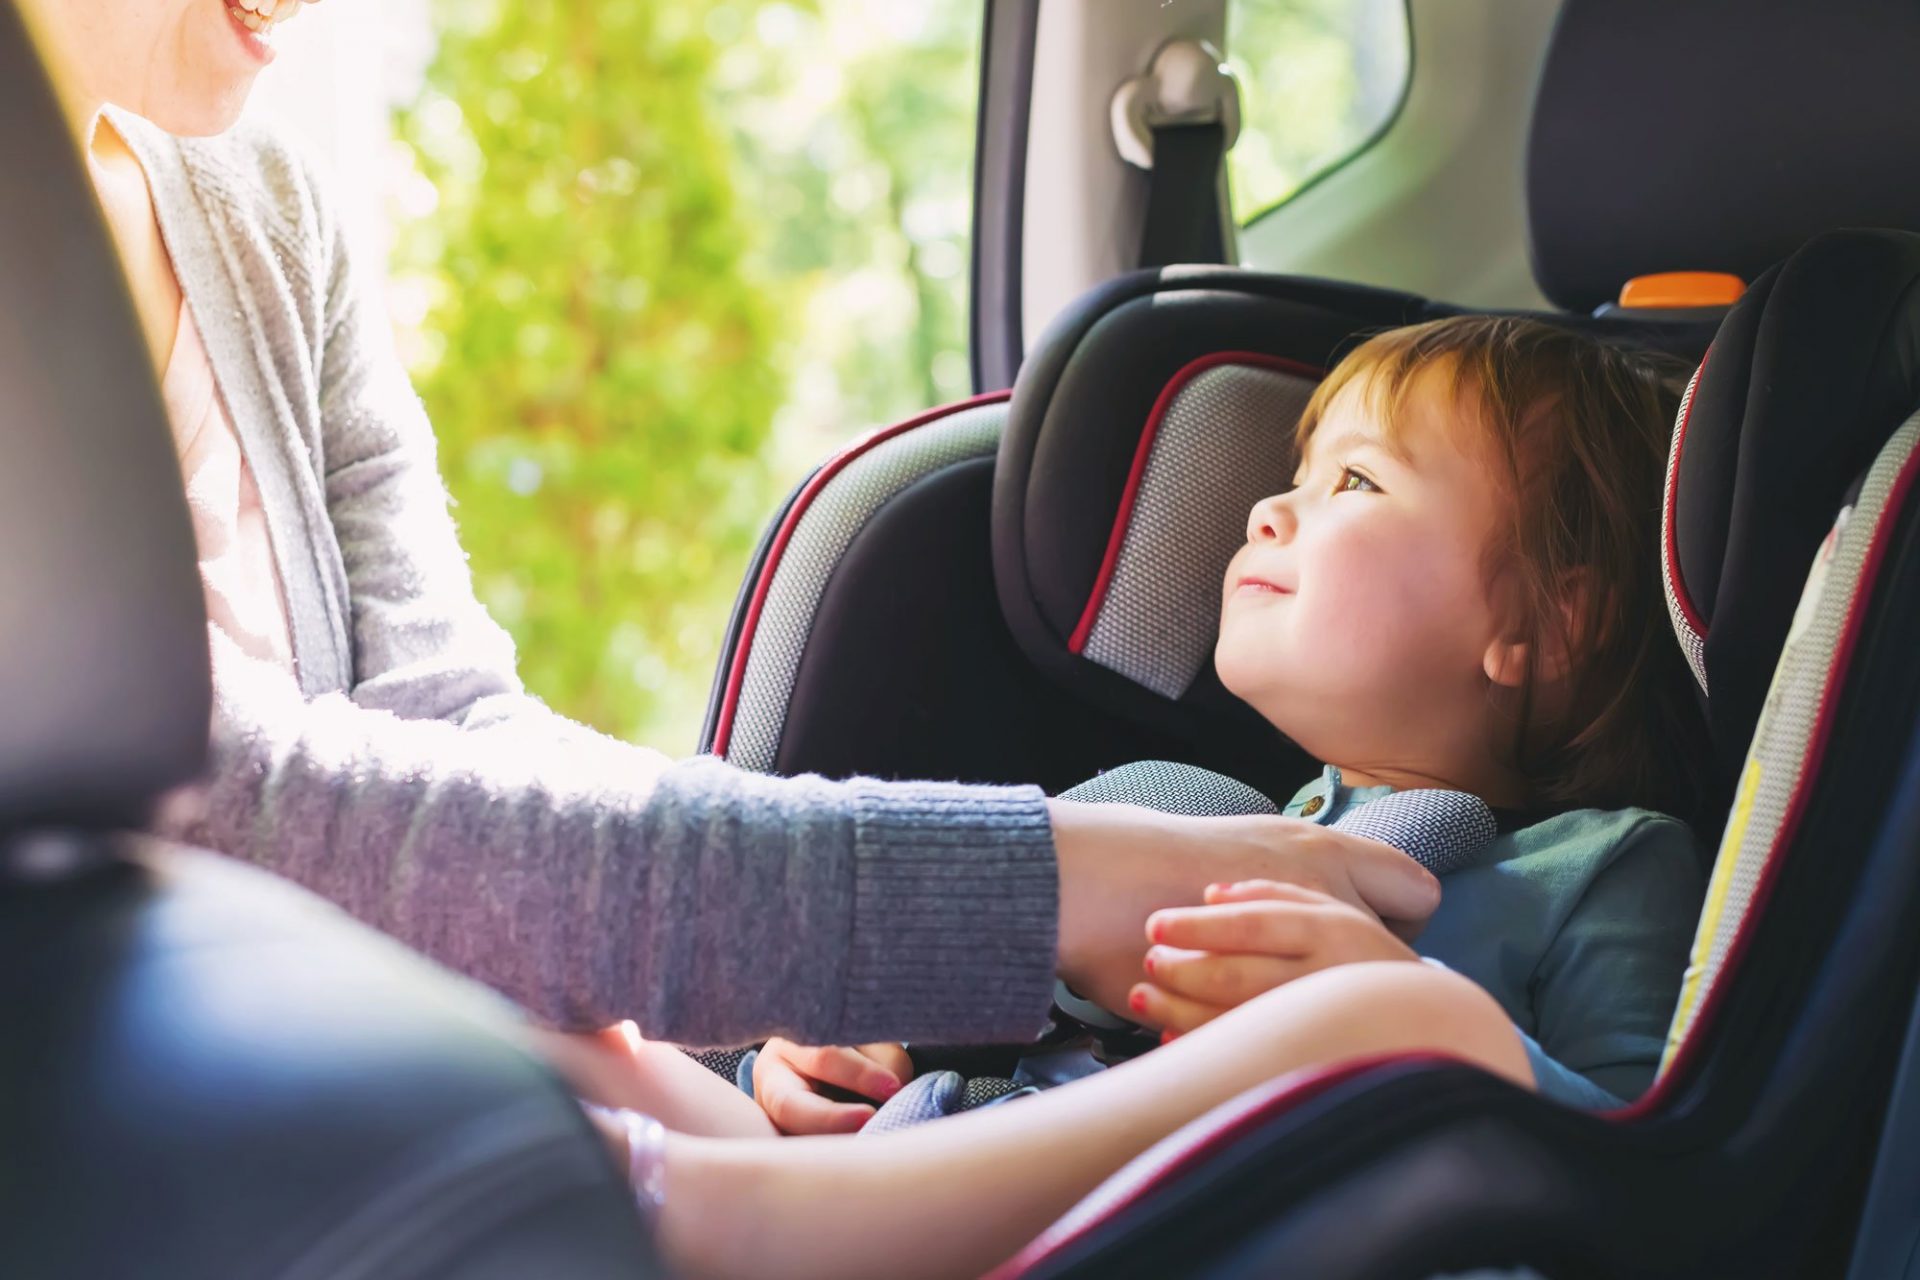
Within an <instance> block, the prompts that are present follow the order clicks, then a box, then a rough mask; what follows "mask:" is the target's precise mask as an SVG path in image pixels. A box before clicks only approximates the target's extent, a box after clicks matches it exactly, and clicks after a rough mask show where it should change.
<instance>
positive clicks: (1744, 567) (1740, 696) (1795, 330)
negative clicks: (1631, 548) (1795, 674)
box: [1661, 231, 1920, 798]
mask: <svg viewBox="0 0 1920 1280" xmlns="http://www.w3.org/2000/svg"><path fill="white" fill-rule="evenodd" d="M1836 388H1839V389H1841V391H1840V394H1837V395H1836V393H1835V389H1836ZM1916 409H1920V235H1914V234H1909V233H1905V232H1898V231H1842V232H1834V233H1830V234H1827V235H1823V236H1820V237H1817V238H1815V239H1814V240H1812V241H1810V242H1809V243H1808V244H1807V245H1806V246H1805V247H1804V248H1802V249H1801V250H1800V251H1799V252H1797V253H1795V254H1794V255H1793V256H1792V257H1791V258H1789V259H1788V260H1787V261H1786V262H1784V263H1782V264H1781V265H1780V266H1778V267H1776V268H1774V269H1772V270H1770V271H1768V272H1767V273H1765V274H1764V275H1762V276H1761V277H1760V278H1759V279H1758V280H1756V281H1755V282H1754V285H1753V287H1752V288H1751V289H1750V290H1748V292H1747V295H1746V297H1745V298H1743V299H1742V300H1741V301H1740V303H1739V304H1738V305H1736V306H1735V307H1734V309H1733V310H1732V311H1731V312H1730V313H1729V314H1728V316H1727V319H1726V321H1725V323H1724V324H1723V325H1722V326H1721V329H1720V332H1719V335H1718V336H1717V337H1716V338H1715V339H1714V341H1713V345H1712V347H1711V349H1710V350H1709V351H1708V352H1707V355H1706V358H1705V360H1704V361H1703V363H1702V365H1701V367H1700V370H1699V372H1697V373H1696V374H1695V377H1694V381H1693V385H1692V386H1691V388H1690V389H1689V391H1688V393H1687V397H1686V399H1685V401H1684V402H1683V403H1682V407H1681V412H1680V415H1679V418H1678V420H1677V422H1676V424H1675V429H1674V435H1673V445H1672V449H1671V453H1670V457H1669V462H1668V474H1667V491H1666V501H1665V504H1664V507H1665V511H1664V516H1663V537H1662V539H1661V543H1662V559H1663V568H1664V572H1665V576H1666V580H1667V598H1668V607H1669V610H1670V612H1671V614H1672V617H1673V623H1674V629H1675V632H1676V634H1677V635H1678V636H1679V637H1680V641H1681V647H1682V648H1683V649H1685V650H1686V651H1687V655H1688V660H1689V662H1690V663H1691V664H1692V666H1693V669H1694V675H1695V678H1696V679H1697V680H1698V681H1699V684H1700V687H1701V690H1702V693H1703V694H1705V695H1707V705H1708V716H1709V720H1710V723H1711V725H1712V729H1713V737H1714V742H1715V751H1716V755H1717V757H1718V762H1717V766H1718V767H1717V772H1718V774H1719V782H1720V785H1721V789H1722V792H1723V797H1722V798H1724V794H1726V793H1730V791H1731V788H1732V784H1733V779H1734V778H1735V776H1736V775H1737V773H1738V770H1739V768H1740V763H1741V760H1742V759H1743V758H1744V755H1745V752H1746V749H1747V745H1748V742H1749V741H1750V739H1751V738H1752V736H1753V731H1754V726H1755V724H1756V723H1757V722H1758V720H1759V717H1760V711H1761V707H1762V705H1763V703H1764V702H1765V699H1766V696H1767V688H1768V685H1769V682H1770V681H1771V680H1772V678H1773V672H1774V668H1775V665H1776V663H1777V661H1778V659H1779V656H1780V652H1781V649H1782V646H1783V645H1784V644H1785V641H1786V638H1787V632H1788V628H1789V626H1790V624H1791V622H1792V619H1793V613H1794V608H1795V605H1796V603H1797V602H1798V600H1799V598H1800V594H1801V585H1802V583H1803V582H1804V580H1805V579H1806V576H1807V573H1808V571H1809V569H1810V568H1811V566H1812V565H1813V563H1814V559H1815V556H1816V553H1817V552H1818V550H1819V548H1820V545H1821V543H1822V542H1823V541H1824V540H1825V538H1826V536H1827V534H1828V532H1829V530H1830V529H1831V528H1832V527H1833V523H1834V519H1835V516H1836V514H1837V513H1838V512H1839V511H1840V509H1841V508H1842V507H1843V506H1844V505H1845V504H1846V501H1847V496H1848V494H1849V492H1850V491H1851V490H1852V489H1853V488H1854V487H1855V486H1856V485H1857V484H1858V482H1859V479H1860V477H1861V475H1862V473H1863V472H1865V470H1866V469H1867V468H1868V466H1870V465H1871V464H1872V462H1873V460H1874V458H1875V456H1876V455H1877V454H1878V453H1879V451H1880V449H1881V448H1882V446H1884V445H1885V444H1886V442H1887V439H1888V437H1889V436H1890V435H1891V434H1892V433H1893V432H1894V430H1896V429H1897V428H1898V427H1899V426H1900V424H1901V423H1902V422H1904V421H1905V420H1906V419H1907V418H1908V417H1910V416H1911V415H1912V414H1913V413H1914V411H1915V410H1916Z"/></svg>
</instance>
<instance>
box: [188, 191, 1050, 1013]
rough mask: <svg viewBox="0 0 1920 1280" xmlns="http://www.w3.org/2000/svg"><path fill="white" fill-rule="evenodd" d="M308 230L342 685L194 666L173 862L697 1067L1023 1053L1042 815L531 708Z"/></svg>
mask: <svg viewBox="0 0 1920 1280" xmlns="http://www.w3.org/2000/svg"><path fill="white" fill-rule="evenodd" d="M322 222H323V229H324V230H326V234H325V236H324V244H325V265H324V270H322V271H319V272H316V277H317V278H318V279H322V280H324V282H325V284H324V288H325V300H324V310H323V312H322V314H323V317H324V321H323V326H322V330H321V337H322V348H321V351H320V352H319V357H320V359H319V381H320V395H321V407H322V421H323V424H324V436H325V475H324V483H325V491H326V501H327V510H328V516H329V520H330V522H331V525H332V534H333V536H334V537H335V539H336V540H337V542H338V545H339V548H340V552H341V555H342V559H343V561H344V564H345V568H346V574H347V579H348V583H349V588H350V591H349V594H350V602H351V636H352V646H353V661H354V680H353V684H352V687H351V689H350V690H348V691H346V692H344V693H334V694H326V695H322V696H320V697H318V698H311V699H309V698H305V697H302V696H301V694H300V692H299V690H298V689H297V688H296V687H295V686H294V684H293V682H292V681H291V680H290V679H288V678H287V677H286V676H285V674H284V673H281V672H278V671H275V670H273V669H271V668H266V667H263V666H261V665H260V664H256V663H253V662H251V661H250V660H248V659H246V658H244V657H243V656H242V655H240V654H239V653H238V651H237V650H223V649H221V648H220V641H219V638H218V637H216V638H215V643H216V650H217V652H216V662H215V668H216V676H217V685H218V691H217V709H216V716H215V731H214V755H215V766H214V770H213V772H212V775H211V778H210V781H209V782H208V783H207V784H206V786H205V787H203V788H202V789H201V790H200V792H199V793H198V795H197V796H196V797H195V799H194V803H193V804H192V805H190V806H185V805H183V806H176V808H175V809H174V810H173V816H172V818H171V819H170V820H169V823H168V825H169V826H170V828H171V830H172V833H173V834H176V835H179V836H183V837H185V838H189V839H192V840H194V841H196V842H198V843H202V844H206V845H209V846H211V847H213V848H216V849H219V850H222V851H225V852H229V853H233V854H236V855H239V856H242V857H245V858H248V859H249V860H252V861H254V862H256V863H259V864H261V865H264V866H266V867H267V868H269V869H271V870H273V871H276V872H279V873H281V874H284V875H287V876H288V877H290V878H292V879H294V880H296V881H299V882H301V883H303V884H305V885H307V886H308V887H309V888H311V889H314V890H315V891H317V892H319V893H321V894H322V895H323V896H326V897H329V898H331V899H332V900H334V901H335V902H336V903H338V904H339V905H341V906H343V907H345V908H346V909H347V910H349V911H351V912H353V913H354V914H356V915H358V916H360V917H361V918H363V919H365V920H366V921H367V922H369V923H371V924H373V925H375V926H376V927H378V928H381V929H383V930H385V931H387V932H388V933H391V934H393V935H394V936H396V937H398V938H400V939H401V940H402V941H404V942H406V943H408V944H410V945H412V946H414V947H416V948H418V949H420V950H422V951H424V952H426V953H427V954H428V955H431V956H433V957H434V958H436V959H438V960H440V961H442V962H443V963H446V964H448V965H450V966H452V967H454V968H456V969H459V970H462V971H464V972H466V973H468V974H470V975H472V976H474V977H476V978H479V979H481V980H483V981H485V982H487V983H489V984H491V985H493V986H495V987H497V988H499V989H500V990H502V991H504V992H505V993H506V994H508V995H509V996H511V997H513V998H515V999H517V1000H519V1001H521V1002H522V1003H524V1004H525V1005H527V1006H528V1007H529V1008H530V1009H531V1010H533V1011H534V1012H535V1013H536V1014H538V1015H541V1016H543V1017H545V1018H548V1019H550V1020H553V1021H555V1022H557V1023H559V1024H561V1025H566V1026H592V1025H598V1024H603V1023H605V1022H608V1021H612V1020H615V1019H618V1018H622V1017H632V1018H634V1019H636V1020H637V1021H638V1022H639V1023H640V1025H641V1027H642V1029H643V1030H644V1031H645V1032H646V1033H647V1034H649V1035H651V1036H654V1037H657V1038H661V1039H667V1040H673V1041H678V1042H681V1043H697V1044H735V1043H744V1042H746V1041H748V1040H751V1039H755V1038H758V1037H761V1036H765V1035H768V1034H773V1033H779V1034H785V1035H788V1036H791V1037H793V1038H795V1039H799V1040H803V1041H812V1042H816V1043H858V1042H862V1041H870V1040H876V1039H882V1038H891V1039H933V1040H941V1041H946V1042H965V1041H1004V1040H1008V1039H1017V1038H1020V1037H1024V1036H1027V1035H1030V1034H1032V1033H1033V1032H1034V1031H1035V1030H1037V1029H1038V1027H1039V1026H1040V1024H1041V1023H1042V1022H1043V1021H1044V1014H1045V1012H1046V1009H1047V1004H1048V996H1049V993H1050V991H1051V984H1052V973H1053V968H1054V950H1055V929H1056V919H1057V904H1058V884H1057V878H1056V877H1057V872H1056V866H1055V861H1054V852H1053V845H1052V837H1051V831H1050V827H1049V824H1048V819H1047V812H1046V808H1045V801H1044V797H1043V796H1042V795H1041V793H1040V792H1039V791H1038V790H1037V789H1034V788H974V787H961V786H955V785H949V784H938V783H931V784H911V783H909V784H901V783H882V782H877V781H872V780H864V779H856V780H852V781H847V782H829V781H825V780H822V779H819V778H811V777H808V778H796V779H779V778H768V777H762V776H757V775H750V774H747V773H744V772H742V771H740V770H737V769H734V768H732V767H730V766H727V765H725V764H722V763H720V762H719V761H716V760H710V759H708V760H698V761H691V762H684V763H677V764H676V763H673V762H670V761H668V760H667V759H666V758H665V757H663V756H661V755H660V754H659V753H658V752H654V751H649V750H645V749H643V748H639V747H635V746H631V745H628V744H625V743H621V742H616V741H614V740H613V739H610V738H606V737H603V736H601V735H599V734H597V733H594V732H593V731H591V730H589V729H587V728H585V727H584V726H581V725H578V724H575V723H572V722H570V721H568V720H566V719H564V718H562V717H560V716H558V715H557V714H555V713H553V712H552V711H551V710H549V709H548V708H546V707H545V706H544V705H542V704H541V703H540V702H539V701H538V700H537V699H535V698H533V697H531V696H530V695H528V694H527V693H526V692H525V691H524V690H523V688H522V686H521V684H520V682H519V680H518V678H517V676H516V675H515V673H514V656H513V649H512V645H511V642H510V641H509V640H508V638H507V636H506V635H505V633H504V632H503V631H502V630H501V629H500V628H499V627H498V626H497V625H496V624H495V623H494V622H493V621H492V620H491V619H490V618H489V617H488V616H487V614H486V612H485V610H484V609H483V608H482V607H481V605H480V604H479V602H478V601H477V599H476V598H475V596H474V593H473V587H472V583H471V578H470V575H469V572H468V569H467V565H466V561H465V557H464V555H463V554H462V552H461V550H460V547H459V544H458V541H457V538H456V535H455V530H454V526H453V521H452V519H451V516H450V514H449V512H448V506H447V499H446V494H445V490H444V487H443V485H442V483H441V480H440V476H439V473H438V469H437V465H436V461H435V456H434V446H433V439H432V433H431V430H430V427H429V425H428V422H427V419H426V415H425V412H424V410H423V408H422V406H421V403H420V401H419V398H418V397H417V396H416V395H415V394H414V392H413V390H412V388H411V386H410V385H409V383H408V380H407V378H406V376H405V374H404V372H403V371H402V369H401V367H400V365H399V362H398V359H397V356H396V355H395V352H394V350H393V346H392V341H391V337H390V335H389V333H388V331H387V328H386V323H385V321H384V319H383V318H382V316H381V315H380V314H379V312H378V309H377V308H375V307H372V306H370V305H368V302H367V295H366V294H365V293H364V292H363V291H362V290H361V289H360V288H358V287H357V286H356V283H355V280H354V276H353V273H352V270H351V268H350V267H349V265H348V259H347V255H346V253H345V251H344V241H343V238H342V237H341V236H340V234H339V233H338V231H337V229H326V228H325V227H324V222H325V220H324V218H323V219H322Z"/></svg>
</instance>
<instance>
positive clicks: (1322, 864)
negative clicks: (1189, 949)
mask: <svg viewBox="0 0 1920 1280" xmlns="http://www.w3.org/2000/svg"><path fill="white" fill-rule="evenodd" d="M1051 809H1052V817H1053V831H1054V844H1055V847H1056V849H1057V850H1058V851H1059V859H1060V939H1059V958H1058V965H1059V971H1060V976H1061V977H1062V978H1064V979H1065V980H1066V982H1067V984H1068V985H1069V986H1071V987H1072V988H1073V989H1074V990H1075V991H1077V992H1079V993H1080V994H1082V995H1084V996H1086V997H1087V998H1088V999H1090V1000H1092V1001H1094V1002H1095V1003H1097V1004H1099V1005H1102V1006H1103V1007H1105V1008H1108V1009H1111V1010H1113V1011H1114V1012H1116V1013H1124V1012H1126V1011H1127V1008H1128V993H1129V990H1130V989H1131V987H1132V986H1133V984H1134V983H1135V982H1136V981H1137V980H1138V979H1139V976H1140V972H1141V963H1142V961H1143V959H1144V957H1145V952H1146V939H1145V928H1146V923H1147V917H1148V916H1150V915H1152V914H1153V913H1154V912H1155V911H1158V910H1160V909H1161V908H1165V907H1184V906H1191V905H1194V904H1198V903H1200V902H1201V901H1202V900H1203V897H1202V895H1203V892H1204V890H1205V888H1206V886H1207V885H1209V884H1240V883H1244V882H1249V881H1272V882H1279V883H1283V884H1288V885H1293V886H1295V887H1298V888H1302V889H1308V890H1312V891H1314V892H1315V893H1317V894H1320V895H1324V896H1325V897H1326V898H1330V899H1333V900H1335V901H1337V902H1341V903H1345V904H1347V905H1349V906H1351V907H1354V908H1358V909H1361V910H1362V911H1364V913H1366V915H1367V918H1369V919H1372V920H1373V921H1374V922H1375V928H1379V927H1380V922H1382V921H1384V922H1385V925H1386V928H1387V929H1388V930H1390V931H1391V933H1392V934H1397V935H1399V936H1400V937H1402V938H1412V937H1414V936H1415V935H1417V934H1418V933H1419V931H1420V929H1421V928H1422V927H1423V926H1424V925H1425V924H1426V920H1427V917H1428V916H1430V915H1432V914H1433V909H1434V908H1435V907H1437V906H1439V905H1440V882H1439V881H1438V880H1437V879H1435V878H1434V876H1433V875H1432V873H1431V872H1429V871H1427V869H1426V868H1424V867H1422V866H1421V865H1420V864H1419V863H1417V862H1415V861H1414V860H1413V859H1412V858H1409V857H1408V856H1407V855H1406V854H1404V853H1402V852H1401V851H1400V850H1398V849H1395V848H1393V847H1392V846H1390V845H1385V844H1381V843H1380V842H1378V841H1375V840H1365V839H1362V838H1361V837H1359V836H1353V835H1348V834H1347V833H1346V832H1343V831H1335V830H1332V829H1331V828H1328V827H1323V826H1320V825H1318V824H1316V823H1312V822H1305V821H1302V820H1300V819H1298V818H1281V817H1266V816H1263V817H1240V818H1189V817H1182V816H1179V815H1176V814H1166V813H1158V812H1155V811H1153V810H1150V809H1141V808H1136V807H1135V806H1133V805H1118V804H1082V803H1076V802H1074V801H1068V800H1054V801H1052V802H1051ZM1403 950H1404V948H1403Z"/></svg>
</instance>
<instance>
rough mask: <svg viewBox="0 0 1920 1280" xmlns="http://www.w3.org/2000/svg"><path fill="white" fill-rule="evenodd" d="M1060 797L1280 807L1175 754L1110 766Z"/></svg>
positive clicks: (1231, 811) (1220, 809)
mask: <svg viewBox="0 0 1920 1280" xmlns="http://www.w3.org/2000/svg"><path fill="white" fill-rule="evenodd" d="M1060 798H1061V799H1063V800H1079V801H1083V802H1085V803H1087V804H1137V805H1139V806H1140V807H1142V808H1144V809H1158V810H1160V811H1161V812H1162V813H1185V814H1192V815H1194V816H1196V817H1201V818H1223V817H1231V816H1233V815H1235V814H1242V813H1278V812H1280V806H1279V805H1277V804H1275V803H1274V802H1273V801H1271V800H1269V799H1268V798H1267V797H1265V796H1263V795H1261V794H1260V793H1259V792H1258V791H1255V790H1254V789H1253V788H1252V787H1250V786H1248V785H1247V784H1246V783H1244V782H1240V781H1238V780H1237V779H1234V778H1229V777H1227V776H1226V775H1225V774H1223V773H1215V772H1213V771H1212V770H1210V769H1201V768H1197V767H1195V766H1194V765H1190V764H1175V763H1174V762H1173V761H1171V760H1141V761H1139V762H1137V763H1134V764H1125V765H1121V766H1120V767H1119V768H1117V769H1109V770H1107V771H1106V772H1105V773H1103V774H1101V775H1100V776H1099V777H1097V778H1090V779H1088V780H1087V781H1085V782H1082V783H1081V784H1079V785H1078V786H1074V787H1069V788H1067V789H1066V790H1065V791H1062V792H1061V793H1060Z"/></svg>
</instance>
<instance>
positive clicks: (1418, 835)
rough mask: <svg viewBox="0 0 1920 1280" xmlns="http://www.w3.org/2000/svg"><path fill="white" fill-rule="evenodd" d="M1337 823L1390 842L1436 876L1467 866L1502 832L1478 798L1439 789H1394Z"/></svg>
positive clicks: (1353, 811)
mask: <svg viewBox="0 0 1920 1280" xmlns="http://www.w3.org/2000/svg"><path fill="white" fill-rule="evenodd" d="M1333 825H1334V826H1335V827H1337V828H1339V829H1340V830H1341V831H1345V832H1349V833H1350V834H1352V835H1356V836H1364V837H1366V838H1367V839H1369V840H1378V841H1380V842H1381V843H1383V844H1390V845H1392V846H1393V847H1394V848H1396V849H1400V850H1402V851H1404V852H1405V853H1406V855H1407V856H1408V857H1409V858H1412V859H1413V860H1414V861H1415V862H1417V863H1419V864H1420V865H1421V866H1423V867H1425V868H1426V869H1427V870H1429V871H1431V872H1433V874H1435V875H1437V876H1444V875H1446V874H1447V873H1449V872H1451V871H1457V870H1459V869H1460V868H1461V867H1464V866H1465V865H1466V864H1467V863H1468V862H1469V861H1471V860H1472V858H1473V856H1474V855H1475V854H1477V853H1479V852H1480V851H1481V850H1482V849H1484V848H1486V847H1487V845H1488V844H1490V843H1491V842H1492V841H1493V838H1494V837H1495V836H1497V835H1499V834H1500V825H1499V823H1497V822H1496V821H1494V817H1493V810H1491V809H1489V808H1487V805H1486V802H1485V801H1484V800H1482V799H1481V798H1480V797H1479V796H1476V795H1469V794H1468V793H1467V792H1465V791H1445V790H1442V789H1440V788H1437V787H1421V788H1418V789H1416V790H1413V791H1395V792H1393V793H1392V794H1391V795H1384V796H1381V797H1380V798H1379V799H1378V800H1369V801H1367V802H1366V803H1365V804H1358V805H1355V806H1354V807H1353V808H1351V809H1349V810H1347V812H1345V813H1343V814H1341V815H1340V817H1339V818H1338V819H1336V820H1335V821H1334V824H1333Z"/></svg>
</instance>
